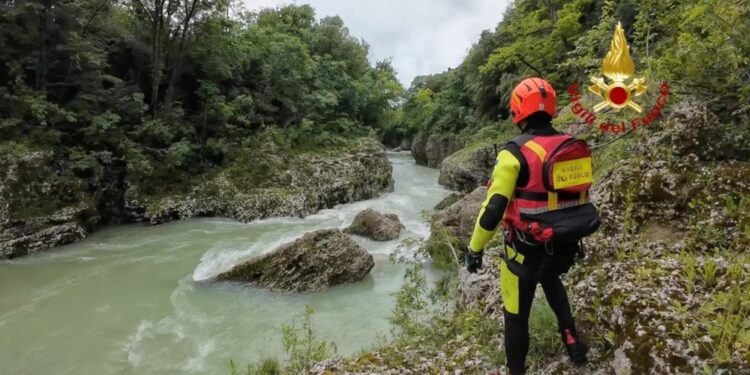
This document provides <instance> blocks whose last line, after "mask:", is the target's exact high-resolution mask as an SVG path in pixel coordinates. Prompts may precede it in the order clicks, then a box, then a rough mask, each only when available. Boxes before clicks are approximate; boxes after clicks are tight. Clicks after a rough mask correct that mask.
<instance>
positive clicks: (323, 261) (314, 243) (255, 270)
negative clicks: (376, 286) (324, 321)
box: [215, 229, 375, 292]
mask: <svg viewBox="0 0 750 375" xmlns="http://www.w3.org/2000/svg"><path fill="white" fill-rule="evenodd" d="M374 265H375V263H374V260H373V258H372V255H371V254H369V253H368V252H367V251H366V250H365V249H363V248H362V247H361V246H359V245H358V244H357V243H356V242H354V240H352V239H351V238H350V237H349V236H347V235H346V234H344V233H342V232H341V231H340V230H338V229H326V230H319V231H315V232H311V233H307V234H305V235H304V236H302V238H300V239H298V240H296V241H294V242H291V243H288V244H285V245H282V246H280V247H279V248H277V249H276V250H274V251H272V252H270V253H268V254H265V255H263V256H260V257H257V258H253V259H250V260H249V261H247V262H245V263H242V264H240V265H237V266H235V267H233V268H232V269H231V270H229V271H227V272H224V273H221V274H219V275H217V276H216V278H215V280H217V281H239V282H244V283H249V284H252V285H256V286H260V287H264V288H268V289H271V290H274V291H289V292H312V291H320V290H325V289H328V288H330V287H333V286H336V285H340V284H346V283H353V282H357V281H361V280H362V279H364V278H365V276H367V274H368V273H369V272H370V270H371V269H372V267H373V266H374Z"/></svg>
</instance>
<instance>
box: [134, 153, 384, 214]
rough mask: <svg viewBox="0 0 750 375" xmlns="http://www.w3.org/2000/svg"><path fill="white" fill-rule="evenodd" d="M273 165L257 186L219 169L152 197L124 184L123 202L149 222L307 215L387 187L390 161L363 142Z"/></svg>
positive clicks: (372, 193)
mask: <svg viewBox="0 0 750 375" xmlns="http://www.w3.org/2000/svg"><path fill="white" fill-rule="evenodd" d="M279 164H283V167H282V168H281V170H280V171H279V172H278V173H273V174H269V175H267V176H265V178H264V180H265V181H264V183H263V185H261V186H258V185H249V181H246V180H245V179H243V178H238V177H236V176H233V175H232V174H231V172H230V171H227V170H225V171H222V172H220V173H219V174H218V175H217V176H215V177H214V178H212V179H210V180H208V181H206V182H203V183H201V184H198V185H197V186H195V187H194V188H193V189H192V191H191V192H189V193H187V194H182V195H173V196H168V197H165V198H158V199H153V198H150V197H143V196H141V194H139V192H138V190H137V189H130V190H129V191H128V192H127V193H126V205H127V207H128V208H129V209H130V210H131V211H133V212H136V213H140V216H141V217H142V218H143V219H144V220H147V221H149V222H151V223H152V224H159V223H164V222H167V221H170V220H174V219H185V218H190V217H196V216H222V217H229V218H233V219H236V220H239V221H243V222H248V221H252V220H256V219H262V218H266V217H271V216H307V215H310V214H314V213H316V212H318V211H319V210H321V209H324V208H331V207H333V206H335V205H337V204H341V203H347V202H353V201H358V200H364V199H370V198H373V197H376V196H378V195H380V194H381V193H383V192H386V191H392V190H393V177H392V176H391V171H392V167H391V164H390V162H389V161H388V158H387V156H386V153H385V148H384V147H383V146H382V145H381V144H379V143H376V142H369V141H368V142H365V143H363V144H362V145H361V147H359V148H358V149H357V150H356V152H353V153H350V154H338V155H336V156H333V157H330V156H329V157H322V156H314V155H307V154H305V155H302V156H297V157H293V158H292V159H291V160H283V161H279Z"/></svg>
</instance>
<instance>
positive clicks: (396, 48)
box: [244, 0, 508, 86]
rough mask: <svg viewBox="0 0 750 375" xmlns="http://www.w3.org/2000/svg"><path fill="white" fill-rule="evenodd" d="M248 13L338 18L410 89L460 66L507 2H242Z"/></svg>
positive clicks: (448, 0)
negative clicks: (295, 9)
mask: <svg viewBox="0 0 750 375" xmlns="http://www.w3.org/2000/svg"><path fill="white" fill-rule="evenodd" d="M244 2H245V6H246V7H247V8H248V9H251V10H255V9H259V8H263V7H276V6H278V5H283V4H289V3H297V4H310V5H312V6H313V7H314V8H315V11H316V15H317V17H318V18H321V17H324V16H332V15H338V16H340V17H341V18H342V19H343V20H344V23H345V24H346V26H347V27H348V28H349V31H350V32H351V34H352V35H354V36H355V37H358V38H362V39H364V40H365V41H366V42H367V43H368V44H369V45H370V59H371V60H372V61H378V60H384V59H387V58H391V59H392V60H393V66H394V67H395V68H396V71H397V72H398V77H399V80H401V82H402V83H403V84H404V85H405V86H408V85H409V84H411V81H412V79H414V77H415V76H418V75H425V74H432V73H438V72H441V71H443V70H446V69H448V68H450V67H455V66H457V65H458V64H460V63H461V61H462V60H463V58H464V57H465V56H466V53H467V52H468V50H469V48H470V47H471V45H472V44H473V43H475V42H476V41H477V40H478V39H479V35H480V34H481V32H482V31H483V30H487V29H494V28H495V26H496V25H497V24H498V22H500V20H501V18H502V15H503V12H504V11H505V8H506V7H507V5H508V0H370V1H367V0H296V1H294V0H293V1H289V0H244Z"/></svg>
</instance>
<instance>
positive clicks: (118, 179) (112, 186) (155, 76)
mask: <svg viewBox="0 0 750 375" xmlns="http://www.w3.org/2000/svg"><path fill="white" fill-rule="evenodd" d="M0 51H1V52H0V96H1V97H2V100H0V137H1V138H2V145H0V160H2V161H3V166H4V167H3V169H4V172H8V173H11V171H12V170H24V169H36V170H39V172H38V173H39V174H40V175H34V174H33V173H34V172H33V171H28V173H26V172H24V173H26V174H24V173H21V174H20V177H19V176H16V177H11V175H10V174H7V175H3V176H2V177H3V180H4V181H5V180H7V181H5V184H3V185H4V188H3V189H2V196H3V198H4V199H3V202H2V203H3V204H2V205H0V212H2V213H3V215H0V217H2V219H3V220H0V222H5V221H7V220H8V218H10V220H11V221H13V220H16V221H17V220H24V219H27V218H30V217H38V216H41V215H46V214H51V213H53V212H55V211H56V210H58V209H60V208H62V207H66V206H69V205H73V204H77V203H79V202H81V201H86V202H87V203H88V206H89V208H90V209H89V211H90V212H88V213H81V216H84V217H85V218H86V219H87V220H88V221H89V226H95V225H97V223H99V222H106V221H110V220H115V221H122V220H124V219H127V217H123V216H124V215H123V213H122V211H123V206H125V205H127V203H125V201H126V198H124V195H125V194H128V193H129V192H132V191H134V190H138V192H139V195H140V196H147V197H148V196H163V195H166V194H171V193H173V192H183V191H187V190H189V188H190V187H191V186H193V185H195V184H196V183H197V182H198V181H200V177H201V176H210V175H211V174H212V173H215V172H217V171H219V170H221V169H225V168H226V167H227V166H228V165H230V164H232V163H234V164H240V163H242V164H244V165H239V166H238V168H239V169H245V170H244V171H241V172H243V173H245V174H246V175H250V176H251V177H253V176H263V175H266V176H267V175H269V174H270V175H273V171H274V169H273V168H272V166H269V165H268V163H271V161H269V160H271V159H273V158H272V155H271V154H273V153H274V151H275V150H276V151H278V150H281V151H279V152H282V153H287V154H294V153H295V152H297V153H298V152H303V151H305V152H307V151H313V152H315V151H316V150H318V151H321V152H323V151H326V150H328V151H330V150H333V149H335V148H336V147H340V146H345V145H346V144H347V143H348V142H351V141H352V140H354V139H355V138H357V137H360V136H367V135H369V134H371V132H372V129H373V128H376V127H379V124H380V123H381V122H382V121H383V118H384V117H385V116H384V113H386V112H387V111H389V110H390V108H391V107H392V106H393V105H394V103H395V102H396V101H397V99H398V98H399V97H400V95H401V94H402V91H403V89H402V87H401V85H400V84H399V83H398V81H397V80H396V78H395V74H394V71H393V68H392V67H391V65H390V63H389V62H388V61H383V62H379V63H377V64H375V66H372V65H371V64H370V63H369V61H368V59H367V55H368V46H367V44H366V43H365V42H364V41H361V40H359V39H357V38H355V37H354V36H352V35H350V34H349V31H348V29H347V28H346V27H345V26H344V24H343V22H342V20H341V19H340V18H338V17H326V18H322V19H316V18H315V13H314V10H313V9H312V8H311V7H310V6H306V5H303V6H287V7H282V8H278V9H265V10H261V11H258V12H246V11H243V10H242V7H241V3H233V2H230V1H226V0H216V1H213V0H212V1H204V0H148V1H146V0H133V1H123V2H114V1H108V0H75V1H68V0H65V1H63V0H38V1H37V0H31V1H3V2H2V3H1V4H0ZM30 159H42V160H41V161H40V162H39V163H37V164H33V163H32V164H29V163H26V164H25V165H21V164H18V162H19V161H24V160H30ZM30 165H33V166H36V167H35V168H31V167H29V166H30ZM14 166H15V167H14ZM281 167H282V168H283V166H281ZM42 171H43V172H42Z"/></svg>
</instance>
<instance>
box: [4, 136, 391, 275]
mask: <svg viewBox="0 0 750 375" xmlns="http://www.w3.org/2000/svg"><path fill="white" fill-rule="evenodd" d="M353 143H354V142H353ZM335 151H337V152H335ZM262 154H263V155H264V156H263V160H254V159H253V160H245V161H236V162H234V163H230V164H228V165H227V166H226V167H225V168H223V169H221V170H218V171H214V172H213V173H211V174H208V175H205V176H195V181H194V182H193V186H191V187H189V188H187V190H183V191H186V192H183V193H179V194H175V193H170V194H161V195H158V194H146V193H145V192H144V191H146V190H147V189H145V188H144V186H143V185H144V183H141V184H136V183H133V182H132V181H130V180H129V178H128V177H127V176H112V178H111V180H112V182H111V183H108V186H109V185H112V186H111V187H108V188H107V190H106V191H99V190H97V191H93V192H92V191H90V189H91V186H92V185H91V182H90V181H87V180H86V179H85V178H81V177H78V176H76V175H72V174H71V171H70V168H64V167H61V165H63V163H60V162H59V160H57V159H58V157H56V156H55V155H54V154H53V153H52V152H49V151H38V150H29V149H23V148H21V149H14V150H12V151H11V152H7V151H3V150H0V260H3V259H10V258H15V257H19V256H24V255H27V254H30V253H35V252H39V251H44V250H47V249H50V248H52V247H55V246H59V245H64V244H68V243H71V242H75V241H79V240H82V239H83V238H85V237H86V235H87V234H88V233H89V232H91V231H92V230H94V229H96V228H97V227H99V226H100V225H101V222H114V223H120V222H138V221H146V222H149V223H151V224H160V223H164V222H168V221H171V220H179V219H185V218H191V217H198V216H222V217H228V218H233V219H236V220H240V221H244V222H247V221H251V220H255V219H260V218H266V217H271V216H306V215H310V214H314V213H316V212H318V211H319V210H321V209H324V208H330V207H333V206H335V205H337V204H341V203H347V202H353V201H357V200H364V199H370V198H373V197H376V196H378V195H379V194H381V193H383V192H387V191H391V190H393V178H392V176H391V171H392V168H391V165H390V163H389V161H388V158H387V157H386V153H385V148H384V147H383V146H382V145H381V144H380V143H378V142H376V141H375V140H372V139H365V140H361V141H359V142H356V143H354V145H353V146H350V147H346V148H342V149H341V150H328V151H327V152H326V153H312V152H309V153H291V152H285V151H283V150H279V149H278V148H277V147H275V146H274V145H270V146H269V150H263V153H262ZM259 165H262V166H263V167H262V168H261V167H259ZM261 169H263V170H265V171H267V172H264V173H259V172H258V171H259V170H261ZM109 180H110V178H108V181H109ZM112 205H115V206H117V208H116V209H111V208H109V207H110V206H112Z"/></svg>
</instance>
